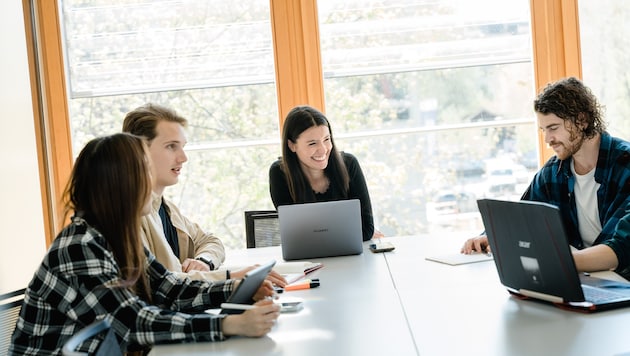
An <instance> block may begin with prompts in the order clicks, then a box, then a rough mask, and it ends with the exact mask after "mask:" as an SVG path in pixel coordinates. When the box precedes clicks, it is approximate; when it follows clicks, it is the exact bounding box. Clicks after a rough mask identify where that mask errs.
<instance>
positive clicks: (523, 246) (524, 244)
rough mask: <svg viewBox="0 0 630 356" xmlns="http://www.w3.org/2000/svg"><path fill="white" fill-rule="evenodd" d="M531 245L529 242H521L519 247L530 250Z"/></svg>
mask: <svg viewBox="0 0 630 356" xmlns="http://www.w3.org/2000/svg"><path fill="white" fill-rule="evenodd" d="M530 244H531V242H529V241H519V242H518V247H522V248H529V245H530Z"/></svg>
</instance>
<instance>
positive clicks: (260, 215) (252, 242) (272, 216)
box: [245, 210, 280, 248]
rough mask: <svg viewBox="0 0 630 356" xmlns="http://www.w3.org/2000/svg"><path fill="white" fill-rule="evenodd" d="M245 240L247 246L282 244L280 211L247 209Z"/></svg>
mask: <svg viewBox="0 0 630 356" xmlns="http://www.w3.org/2000/svg"><path fill="white" fill-rule="evenodd" d="M245 240H246V242H247V248H256V247H266V246H278V245H280V227H279V226H278V212H276V211H275V210H249V211H245Z"/></svg>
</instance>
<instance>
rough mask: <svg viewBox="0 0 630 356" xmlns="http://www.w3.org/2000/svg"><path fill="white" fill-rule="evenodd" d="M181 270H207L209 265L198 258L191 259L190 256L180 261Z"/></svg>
mask: <svg viewBox="0 0 630 356" xmlns="http://www.w3.org/2000/svg"><path fill="white" fill-rule="evenodd" d="M182 271H183V272H191V271H203V272H208V271H210V266H208V265H207V264H206V263H204V262H201V261H199V260H193V259H192V258H187V259H186V260H185V261H184V262H183V263H182Z"/></svg>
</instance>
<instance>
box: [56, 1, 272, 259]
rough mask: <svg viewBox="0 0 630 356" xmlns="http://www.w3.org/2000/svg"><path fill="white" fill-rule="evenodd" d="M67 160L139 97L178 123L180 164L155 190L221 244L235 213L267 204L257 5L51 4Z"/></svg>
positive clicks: (268, 117)
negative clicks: (64, 79) (182, 134)
mask: <svg viewBox="0 0 630 356" xmlns="http://www.w3.org/2000/svg"><path fill="white" fill-rule="evenodd" d="M61 4H62V7H61V8H62V14H61V15H62V19H63V29H64V36H65V59H66V62H67V74H68V77H69V78H68V83H69V98H70V99H69V101H70V102H69V108H70V120H71V127H72V139H73V148H74V152H75V154H76V153H78V152H79V150H80V149H81V148H82V147H83V145H84V144H85V143H86V142H87V141H88V140H89V139H91V138H93V137H95V136H99V135H103V134H109V133H113V132H117V131H120V129H121V126H122V120H123V118H124V116H125V114H126V113H127V112H128V111H130V110H132V109H134V108H136V107H138V106H140V105H142V104H144V103H147V102H153V103H158V104H162V105H165V106H168V107H171V108H173V109H175V110H176V111H177V112H178V113H180V114H181V115H183V116H184V117H186V118H187V119H188V120H189V130H188V141H189V144H188V146H187V150H188V155H189V161H188V162H187V163H186V164H185V166H184V170H183V175H182V177H181V179H180V182H179V184H177V185H176V186H173V187H170V188H168V189H167V190H166V191H165V195H166V196H167V197H169V198H170V199H173V200H174V201H175V202H176V203H177V204H178V205H179V206H180V208H181V209H182V211H184V212H185V213H186V214H187V215H188V216H190V217H191V218H192V219H193V220H194V221H196V222H199V223H200V225H201V226H203V227H204V228H205V229H206V230H208V231H212V232H214V233H216V234H217V235H218V236H220V237H221V238H222V239H223V241H224V242H225V244H226V246H227V247H228V248H240V247H243V246H244V241H245V238H244V228H243V211H244V210H246V209H248V208H255V209H267V208H272V207H273V205H272V203H271V199H270V198H269V193H268V188H267V186H268V184H267V174H266V172H267V169H268V167H269V165H270V164H271V162H272V161H273V160H274V159H276V158H277V156H278V152H279V148H278V142H279V139H278V137H279V128H278V110H277V103H276V90H275V85H274V69H273V68H274V63H273V51H272V41H271V25H270V21H269V18H270V17H269V2H268V1H267V0H244V1H236V2H234V1H221V0H215V1H138V0H125V1H117V2H111V1H103V0H87V1H86V0H62V1H61Z"/></svg>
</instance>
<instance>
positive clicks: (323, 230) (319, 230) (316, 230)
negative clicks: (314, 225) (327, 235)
mask: <svg viewBox="0 0 630 356" xmlns="http://www.w3.org/2000/svg"><path fill="white" fill-rule="evenodd" d="M326 231H328V229H315V230H313V232H326Z"/></svg>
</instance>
